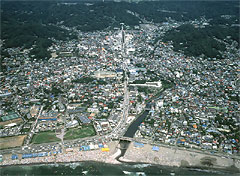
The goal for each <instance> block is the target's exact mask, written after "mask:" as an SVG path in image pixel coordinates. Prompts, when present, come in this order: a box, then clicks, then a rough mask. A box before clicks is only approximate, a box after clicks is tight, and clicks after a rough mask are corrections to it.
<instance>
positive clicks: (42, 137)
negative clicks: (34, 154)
mask: <svg viewBox="0 0 240 176" xmlns="http://www.w3.org/2000/svg"><path fill="white" fill-rule="evenodd" d="M57 141H60V139H59V138H57V137H56V134H55V132H51V131H46V132H41V133H38V134H35V135H34V136H33V139H32V143H33V144H41V143H48V142H57Z"/></svg>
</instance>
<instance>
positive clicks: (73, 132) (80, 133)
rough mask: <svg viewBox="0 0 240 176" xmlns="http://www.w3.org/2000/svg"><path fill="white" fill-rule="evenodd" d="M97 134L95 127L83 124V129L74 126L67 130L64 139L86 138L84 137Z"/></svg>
mask: <svg viewBox="0 0 240 176" xmlns="http://www.w3.org/2000/svg"><path fill="white" fill-rule="evenodd" d="M95 134H96V133H95V129H94V127H93V126H92V125H88V126H83V127H82V128H81V129H79V128H72V129H69V130H68V131H67V132H66V134H65V135H64V140H72V139H77V138H84V137H89V136H94V135H95Z"/></svg>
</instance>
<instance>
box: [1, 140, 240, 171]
mask: <svg viewBox="0 0 240 176" xmlns="http://www.w3.org/2000/svg"><path fill="white" fill-rule="evenodd" d="M107 145H108V146H109V148H110V151H109V152H102V151H101V150H100V149H97V150H91V151H79V149H78V148H75V149H74V151H73V152H67V153H61V154H57V155H55V156H46V157H41V158H31V159H21V160H20V159H19V160H9V162H7V161H5V163H0V168H5V167H10V166H34V165H49V164H50V165H58V164H72V163H84V162H97V163H105V164H111V165H124V164H127V165H136V164H150V165H156V166H163V167H174V168H185V169H193V170H194V169H201V170H209V171H214V170H216V169H217V170H220V171H226V172H231V173H240V160H238V161H232V160H231V159H229V158H220V157H218V158H217V157H216V156H213V157H211V158H214V157H215V158H216V159H215V164H214V165H212V166H206V165H201V164H200V162H199V161H200V160H201V158H204V157H206V155H204V154H199V153H194V152H189V151H182V150H173V149H169V148H166V147H159V148H160V150H159V151H158V152H156V151H152V146H153V145H150V144H145V145H144V147H143V148H136V147H134V145H133V142H131V143H130V145H129V147H128V149H127V151H126V153H125V155H124V156H121V157H120V158H119V161H120V162H119V161H117V160H116V157H117V155H119V149H118V147H117V145H118V142H116V141H114V142H109V143H107ZM139 153H140V155H139ZM193 155H195V156H194V157H192V156H193ZM181 156H183V157H184V158H183V159H181ZM156 157H157V158H158V159H156ZM219 158H220V160H219ZM142 161H144V162H142Z"/></svg>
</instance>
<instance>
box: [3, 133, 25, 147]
mask: <svg viewBox="0 0 240 176" xmlns="http://www.w3.org/2000/svg"><path fill="white" fill-rule="evenodd" d="M26 136H27V135H20V136H13V137H3V138H0V149H7V148H12V147H18V146H22V144H23V141H24V138H25V137H26Z"/></svg>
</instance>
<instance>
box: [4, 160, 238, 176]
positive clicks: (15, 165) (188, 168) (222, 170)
mask: <svg viewBox="0 0 240 176" xmlns="http://www.w3.org/2000/svg"><path fill="white" fill-rule="evenodd" d="M87 162H92V163H101V164H109V165H124V164H126V165H129V166H135V165H145V164H146V165H149V166H156V167H167V168H178V169H186V170H193V171H194V170H199V171H210V172H228V173H231V174H238V173H240V172H239V171H236V170H231V168H211V167H204V166H187V167H185V166H171V165H161V164H152V163H146V162H121V163H118V164H116V163H111V162H103V161H95V160H85V161H69V162H57V163H55V162H45V163H29V164H12V165H1V166H0V168H6V167H9V166H10V167H11V166H12V167H33V166H48V165H51V166H53V167H54V165H56V167H57V165H70V164H81V163H87ZM215 169H218V170H217V171H216V170H215Z"/></svg>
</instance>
